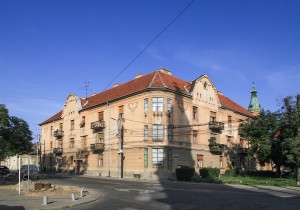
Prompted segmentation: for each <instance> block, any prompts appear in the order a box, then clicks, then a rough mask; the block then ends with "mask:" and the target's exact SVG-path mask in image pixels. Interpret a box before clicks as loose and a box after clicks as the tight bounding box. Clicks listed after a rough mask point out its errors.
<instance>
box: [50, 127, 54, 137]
mask: <svg viewBox="0 0 300 210" xmlns="http://www.w3.org/2000/svg"><path fill="white" fill-rule="evenodd" d="M52 135H53V126H51V127H50V136H52Z"/></svg>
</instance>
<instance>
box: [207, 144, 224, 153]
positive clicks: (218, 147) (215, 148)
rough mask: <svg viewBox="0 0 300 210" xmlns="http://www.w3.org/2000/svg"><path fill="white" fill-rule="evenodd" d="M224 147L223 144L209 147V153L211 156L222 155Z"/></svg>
mask: <svg viewBox="0 0 300 210" xmlns="http://www.w3.org/2000/svg"><path fill="white" fill-rule="evenodd" d="M224 149H225V145H223V144H216V145H210V146H209V151H210V152H211V153H212V154H219V155H220V154H222V153H223V152H224Z"/></svg>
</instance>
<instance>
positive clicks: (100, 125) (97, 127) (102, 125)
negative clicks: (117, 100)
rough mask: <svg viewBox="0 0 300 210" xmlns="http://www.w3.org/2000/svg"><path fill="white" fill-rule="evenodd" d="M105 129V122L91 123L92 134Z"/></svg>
mask: <svg viewBox="0 0 300 210" xmlns="http://www.w3.org/2000/svg"><path fill="white" fill-rule="evenodd" d="M103 128H105V121H103V120H101V121H95V122H92V123H91V129H93V132H94V133H96V132H98V131H99V130H101V129H103Z"/></svg>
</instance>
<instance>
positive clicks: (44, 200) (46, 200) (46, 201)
mask: <svg viewBox="0 0 300 210" xmlns="http://www.w3.org/2000/svg"><path fill="white" fill-rule="evenodd" d="M47 204H48V197H47V196H44V197H43V205H47Z"/></svg>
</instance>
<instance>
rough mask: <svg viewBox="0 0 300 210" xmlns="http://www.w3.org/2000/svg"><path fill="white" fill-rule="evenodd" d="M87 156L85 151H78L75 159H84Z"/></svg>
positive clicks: (87, 153)
mask: <svg viewBox="0 0 300 210" xmlns="http://www.w3.org/2000/svg"><path fill="white" fill-rule="evenodd" d="M88 155H89V152H88V151H87V149H78V150H77V152H76V157H77V158H86V157H87V156H88Z"/></svg>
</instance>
